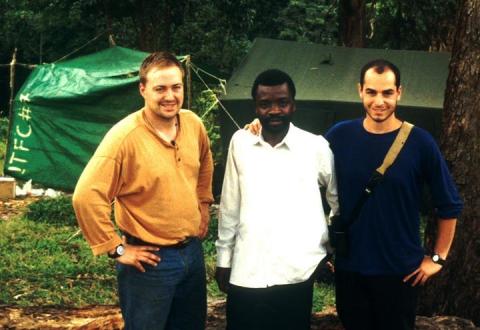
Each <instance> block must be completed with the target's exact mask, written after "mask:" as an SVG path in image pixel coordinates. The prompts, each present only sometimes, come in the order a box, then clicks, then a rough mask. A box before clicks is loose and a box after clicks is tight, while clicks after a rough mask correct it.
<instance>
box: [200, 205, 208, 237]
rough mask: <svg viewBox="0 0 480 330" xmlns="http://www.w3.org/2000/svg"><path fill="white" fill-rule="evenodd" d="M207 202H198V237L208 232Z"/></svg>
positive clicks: (204, 235) (205, 235)
mask: <svg viewBox="0 0 480 330" xmlns="http://www.w3.org/2000/svg"><path fill="white" fill-rule="evenodd" d="M209 206H210V205H209V204H208V203H200V214H201V216H202V218H201V219H200V228H199V230H198V237H200V239H204V238H205V237H207V234H208V224H209V223H210V209H209Z"/></svg>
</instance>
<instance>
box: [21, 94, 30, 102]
mask: <svg viewBox="0 0 480 330" xmlns="http://www.w3.org/2000/svg"><path fill="white" fill-rule="evenodd" d="M29 95H30V94H20V97H19V99H20V102H30V96H29Z"/></svg>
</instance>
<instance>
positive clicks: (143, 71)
mask: <svg viewBox="0 0 480 330" xmlns="http://www.w3.org/2000/svg"><path fill="white" fill-rule="evenodd" d="M169 66H176V67H178V68H179V69H180V71H181V72H182V76H183V75H184V74H185V71H184V70H183V66H182V63H180V61H179V60H178V59H177V57H176V56H175V55H173V54H172V53H169V52H155V53H152V54H150V55H148V56H147V58H145V59H144V60H143V62H142V65H140V72H139V76H140V83H141V84H144V85H145V83H146V82H147V73H148V71H150V69H151V68H153V67H169Z"/></svg>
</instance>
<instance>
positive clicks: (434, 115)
mask: <svg viewBox="0 0 480 330" xmlns="http://www.w3.org/2000/svg"><path fill="white" fill-rule="evenodd" d="M449 57H450V55H449V54H448V53H429V52H421V51H404V50H379V49H365V48H362V49H360V48H345V47H332V46H322V45H318V44H308V43H300V42H292V41H280V40H272V39H256V40H255V42H254V44H253V46H252V48H251V50H250V52H249V53H248V55H247V56H246V58H245V59H244V60H243V62H242V63H241V64H240V65H239V66H238V68H237V69H236V71H235V72H234V74H233V75H232V77H231V78H230V80H229V81H228V84H227V94H226V95H225V96H224V97H223V98H222V103H223V104H224V105H225V107H226V108H227V110H228V111H229V113H230V114H231V115H232V117H233V118H234V119H235V121H237V123H238V124H239V125H240V126H243V125H245V124H246V123H248V122H250V121H251V120H252V119H253V118H254V105H253V102H252V101H251V95H250V89H251V86H252V83H253V80H254V79H255V77H256V76H257V75H258V74H259V73H260V72H261V71H263V70H266V69H269V68H278V69H281V70H284V71H286V72H287V73H289V74H290V75H291V77H292V79H293V81H294V82H295V86H296V89H297V96H296V105H297V113H296V114H295V118H294V123H295V124H296V125H297V126H299V127H301V128H304V129H306V130H309V131H311V132H313V133H316V134H323V133H325V131H326V130H327V129H328V128H329V127H330V126H332V124H334V123H336V122H338V121H340V120H344V119H350V118H356V117H360V116H363V107H362V105H361V103H360V99H359V96H358V93H357V83H358V80H359V75H360V69H361V67H362V66H363V65H364V64H365V63H367V62H368V61H370V60H373V59H376V58H385V59H388V60H390V61H392V62H393V63H395V64H396V65H398V67H399V68H400V71H401V74H402V76H401V83H402V85H403V96H402V100H401V102H400V103H399V108H398V115H399V117H400V118H402V119H405V120H408V121H410V122H412V123H414V124H416V125H418V126H420V127H423V128H425V129H427V130H428V131H430V132H431V133H432V134H433V135H434V136H436V137H438V132H439V129H440V119H441V111H440V110H441V109H442V107H443V97H444V90H445V85H446V80H447V75H448V63H449ZM221 121H222V125H221V129H222V139H223V142H224V147H226V146H228V141H229V140H230V138H231V136H232V134H233V133H234V131H235V130H236V129H237V127H236V126H235V125H234V124H233V121H232V120H231V119H230V118H229V117H228V116H227V115H226V114H222V116H221Z"/></svg>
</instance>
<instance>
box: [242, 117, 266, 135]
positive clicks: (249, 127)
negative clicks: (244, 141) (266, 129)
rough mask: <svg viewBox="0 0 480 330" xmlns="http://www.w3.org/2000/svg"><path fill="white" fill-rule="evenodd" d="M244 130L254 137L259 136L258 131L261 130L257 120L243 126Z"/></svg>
mask: <svg viewBox="0 0 480 330" xmlns="http://www.w3.org/2000/svg"><path fill="white" fill-rule="evenodd" d="M244 129H246V130H248V131H249V132H250V133H252V134H254V135H259V134H260V130H261V129H262V124H260V120H258V118H255V119H254V120H253V121H252V122H251V123H250V124H247V125H245V127H244Z"/></svg>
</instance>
